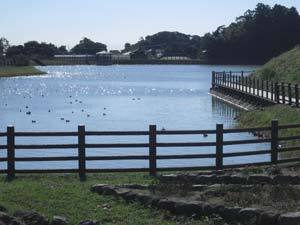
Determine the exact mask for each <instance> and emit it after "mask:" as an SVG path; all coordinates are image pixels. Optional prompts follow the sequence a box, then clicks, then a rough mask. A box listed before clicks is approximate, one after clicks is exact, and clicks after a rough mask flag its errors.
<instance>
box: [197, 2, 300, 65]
mask: <svg viewBox="0 0 300 225" xmlns="http://www.w3.org/2000/svg"><path fill="white" fill-rule="evenodd" d="M298 43H300V16H299V14H298V12H297V10H296V9H295V8H294V7H292V8H287V7H285V6H281V5H274V6H273V7H270V6H268V5H265V4H262V3H259V4H257V6H256V8H255V9H254V10H248V11H246V12H245V13H244V15H243V16H240V17H238V18H237V19H236V21H235V22H234V23H231V24H230V25H229V26H227V27H224V26H221V27H219V28H218V29H217V30H216V31H214V32H212V33H208V34H206V35H204V36H203V37H202V38H201V51H205V52H206V57H207V59H208V60H209V61H210V62H213V63H247V64H250V63H252V64H262V63H265V62H266V61H268V60H269V59H270V58H272V57H275V56H277V55H279V54H281V53H282V52H285V51H287V50H289V49H291V48H293V47H294V46H295V45H297V44H298Z"/></svg>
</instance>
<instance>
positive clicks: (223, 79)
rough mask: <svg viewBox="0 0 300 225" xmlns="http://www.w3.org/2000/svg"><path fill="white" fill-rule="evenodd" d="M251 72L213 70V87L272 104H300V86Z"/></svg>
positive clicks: (297, 105)
mask: <svg viewBox="0 0 300 225" xmlns="http://www.w3.org/2000/svg"><path fill="white" fill-rule="evenodd" d="M249 75H251V72H249V71H247V72H244V71H241V72H232V71H230V72H225V71H224V72H214V71H213V72H212V89H213V90H217V89H225V90H229V91H231V92H234V93H235V94H238V95H240V96H248V97H252V99H253V98H255V99H257V100H259V101H264V102H265V103H270V104H288V105H293V106H296V107H299V106H300V99H299V93H300V86H299V84H292V83H284V82H281V83H278V82H274V81H272V80H271V81H269V80H263V79H258V78H255V77H251V76H249Z"/></svg>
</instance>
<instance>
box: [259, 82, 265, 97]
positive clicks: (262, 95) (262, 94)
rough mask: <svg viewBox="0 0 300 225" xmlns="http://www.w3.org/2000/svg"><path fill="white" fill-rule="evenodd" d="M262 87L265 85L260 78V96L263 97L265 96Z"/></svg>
mask: <svg viewBox="0 0 300 225" xmlns="http://www.w3.org/2000/svg"><path fill="white" fill-rule="evenodd" d="M264 88H265V85H264V80H261V93H260V94H261V95H260V96H261V97H262V98H264V97H265V96H264Z"/></svg>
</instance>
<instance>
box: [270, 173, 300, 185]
mask: <svg viewBox="0 0 300 225" xmlns="http://www.w3.org/2000/svg"><path fill="white" fill-rule="evenodd" d="M273 182H274V183H275V184H281V185H282V184H293V185H297V184H300V177H299V176H283V175H277V176H275V177H274V178H273Z"/></svg>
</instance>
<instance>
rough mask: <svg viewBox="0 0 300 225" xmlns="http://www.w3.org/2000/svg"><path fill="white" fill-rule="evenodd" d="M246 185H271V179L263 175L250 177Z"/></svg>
mask: <svg viewBox="0 0 300 225" xmlns="http://www.w3.org/2000/svg"><path fill="white" fill-rule="evenodd" d="M248 183H250V184H271V183H272V179H271V177H269V176H264V175H251V176H249V177H248Z"/></svg>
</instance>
